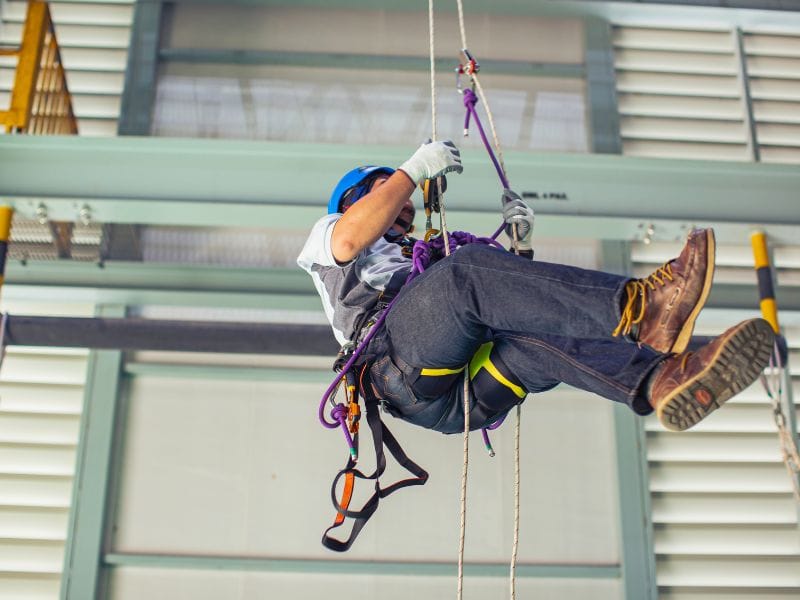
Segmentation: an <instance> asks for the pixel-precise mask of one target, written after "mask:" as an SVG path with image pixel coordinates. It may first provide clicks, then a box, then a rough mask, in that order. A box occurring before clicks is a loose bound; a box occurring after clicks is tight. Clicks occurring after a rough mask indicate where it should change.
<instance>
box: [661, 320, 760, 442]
mask: <svg viewBox="0 0 800 600" xmlns="http://www.w3.org/2000/svg"><path fill="white" fill-rule="evenodd" d="M774 338H775V334H774V333H773V331H772V327H771V326H770V324H769V323H767V322H766V321H765V320H763V319H752V320H750V321H745V322H744V323H741V324H739V325H738V326H737V327H735V328H733V329H731V330H730V331H729V332H728V333H727V334H726V339H725V340H724V341H723V342H722V343H721V344H720V345H719V347H718V348H717V352H716V353H715V354H714V356H713V357H712V358H711V360H710V361H709V363H708V365H707V366H706V368H705V369H703V370H702V371H701V372H700V373H698V374H697V375H695V376H694V377H692V378H691V379H689V380H688V381H686V382H685V383H684V384H683V385H680V386H678V387H677V388H675V390H674V391H673V392H672V393H671V394H670V395H668V396H667V397H666V398H664V399H663V400H662V401H661V403H660V404H659V406H658V409H657V414H658V419H659V421H661V424H662V425H663V426H664V427H666V428H667V429H670V430H672V431H685V430H686V429H689V428H690V427H692V426H694V425H696V424H697V423H699V422H700V421H702V420H703V419H705V418H706V417H707V416H708V415H709V414H710V413H712V412H714V411H715V410H716V409H718V408H719V407H720V406H722V405H723V404H724V403H725V402H726V401H728V400H730V399H731V398H732V397H733V396H735V395H736V394H738V393H739V392H741V391H742V390H743V389H745V388H746V387H748V386H749V385H750V384H752V383H753V382H754V381H755V380H756V379H757V378H758V376H759V375H760V374H761V372H762V371H763V370H764V367H766V366H767V364H768V363H769V358H770V355H771V354H772V345H773V341H774Z"/></svg>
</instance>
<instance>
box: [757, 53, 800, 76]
mask: <svg viewBox="0 0 800 600" xmlns="http://www.w3.org/2000/svg"><path fill="white" fill-rule="evenodd" d="M747 74H748V75H749V76H750V77H766V78H771V79H797V78H798V75H800V58H778V57H775V56H748V57H747Z"/></svg>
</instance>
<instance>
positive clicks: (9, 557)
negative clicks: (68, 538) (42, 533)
mask: <svg viewBox="0 0 800 600" xmlns="http://www.w3.org/2000/svg"><path fill="white" fill-rule="evenodd" d="M63 560H64V544H63V543H62V542H58V541H55V542H51V541H44V542H43V541H39V540H32V541H23V540H2V543H0V573H3V572H9V571H10V572H17V573H60V572H61V566H62V565H61V563H62V562H63Z"/></svg>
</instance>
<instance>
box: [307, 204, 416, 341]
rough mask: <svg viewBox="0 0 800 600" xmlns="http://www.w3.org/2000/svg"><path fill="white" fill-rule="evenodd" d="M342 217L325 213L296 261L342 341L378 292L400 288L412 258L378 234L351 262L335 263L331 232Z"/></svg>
mask: <svg viewBox="0 0 800 600" xmlns="http://www.w3.org/2000/svg"><path fill="white" fill-rule="evenodd" d="M341 217H342V215H341V214H339V213H335V214H332V215H325V216H324V217H322V218H321V219H320V220H319V221H317V222H316V223H315V224H314V227H313V228H312V229H311V234H310V235H309V236H308V239H307V240H306V243H305V246H303V250H302V251H301V252H300V256H298V257H297V264H298V265H300V267H301V268H302V269H303V270H305V271H306V272H307V273H308V274H309V275H311V279H313V280H314V286H315V287H316V288H317V292H318V293H319V295H320V298H322V307H323V308H324V310H325V315H326V316H327V317H328V321H329V322H330V324H331V327H332V328H333V334H334V335H335V336H336V339H337V340H338V342H339V343H340V344H345V343H346V342H348V341H349V340H350V339H351V337H352V336H353V334H354V332H355V327H356V324H357V323H358V321H359V320H360V318H361V316H362V315H363V314H364V313H369V312H372V311H373V310H374V309H375V305H376V304H377V303H378V297H379V296H380V293H381V292H382V291H384V290H386V289H387V288H388V289H391V290H397V289H399V287H400V285H402V282H404V281H405V279H406V277H407V276H408V274H409V273H410V272H411V259H409V258H406V257H405V256H403V255H402V253H401V251H400V246H398V245H397V244H392V243H390V242H387V241H386V240H384V239H383V238H380V239H379V240H378V241H377V242H375V243H374V244H372V245H371V246H369V247H367V248H365V249H364V250H362V251H361V253H360V254H359V255H358V256H356V257H355V258H354V259H353V260H351V261H350V262H348V263H346V264H338V263H337V262H336V260H335V259H334V258H333V252H331V235H332V233H333V228H334V226H335V225H336V222H337V221H338V220H339V219H340V218H341Z"/></svg>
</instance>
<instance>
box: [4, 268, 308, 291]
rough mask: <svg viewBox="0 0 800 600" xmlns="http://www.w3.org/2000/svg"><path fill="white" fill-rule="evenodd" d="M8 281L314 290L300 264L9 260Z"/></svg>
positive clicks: (155, 287) (188, 288)
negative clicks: (258, 266) (261, 266)
mask: <svg viewBox="0 0 800 600" xmlns="http://www.w3.org/2000/svg"><path fill="white" fill-rule="evenodd" d="M5 284H7V285H28V286H36V285H47V286H58V287H90V288H91V287H104V288H107V289H115V288H116V289H126V290H155V291H166V292H175V293H181V292H227V293H236V294H248V295H250V294H252V295H262V294H290V295H305V294H314V295H316V291H315V290H314V285H313V283H312V282H311V278H310V277H309V276H308V275H307V274H306V273H305V272H304V271H302V270H300V268H299V267H298V268H269V269H267V268H264V269H255V268H234V267H226V266H210V265H172V264H165V263H150V262H148V263H144V262H117V261H108V262H106V263H104V264H103V266H102V267H101V266H99V265H97V264H96V263H86V262H79V261H55V260H53V261H49V262H44V261H42V262H27V263H25V264H21V263H19V262H16V261H9V263H8V265H7V267H6V272H5Z"/></svg>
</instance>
